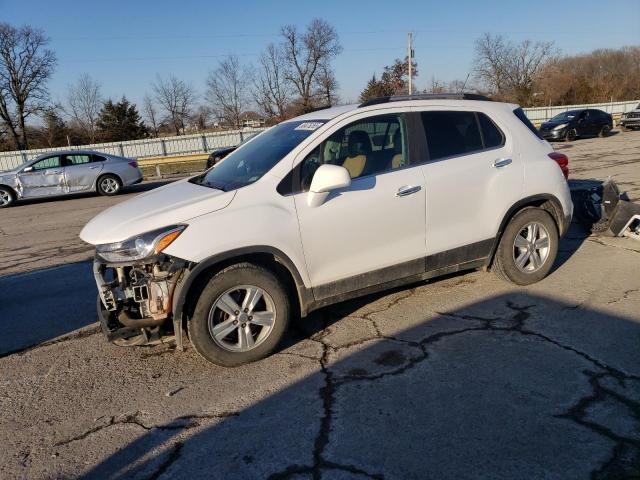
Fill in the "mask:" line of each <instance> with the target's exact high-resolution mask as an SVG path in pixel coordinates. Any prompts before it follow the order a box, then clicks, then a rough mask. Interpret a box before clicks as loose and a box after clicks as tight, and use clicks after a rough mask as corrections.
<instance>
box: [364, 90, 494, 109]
mask: <svg viewBox="0 0 640 480" xmlns="http://www.w3.org/2000/svg"><path fill="white" fill-rule="evenodd" d="M409 100H481V101H485V102H491V101H492V100H491V99H490V98H489V97H486V96H484V95H479V94H477V93H419V94H417V95H394V96H390V97H378V98H372V99H371V100H367V101H366V102H362V103H361V104H360V105H358V108H362V107H368V106H370V105H379V104H381V103H389V102H405V101H409Z"/></svg>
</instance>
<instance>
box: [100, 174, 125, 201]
mask: <svg viewBox="0 0 640 480" xmlns="http://www.w3.org/2000/svg"><path fill="white" fill-rule="evenodd" d="M121 189H122V181H121V180H120V179H119V178H118V177H116V176H115V175H111V174H107V175H102V176H101V177H100V178H99V179H98V193H99V194H100V195H107V196H111V195H116V194H117V193H118V192H120V190H121Z"/></svg>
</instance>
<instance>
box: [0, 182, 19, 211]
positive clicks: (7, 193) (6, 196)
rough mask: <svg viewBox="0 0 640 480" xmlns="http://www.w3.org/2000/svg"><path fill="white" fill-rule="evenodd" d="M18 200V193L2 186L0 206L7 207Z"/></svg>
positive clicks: (0, 189) (0, 188)
mask: <svg viewBox="0 0 640 480" xmlns="http://www.w3.org/2000/svg"><path fill="white" fill-rule="evenodd" d="M15 201H16V195H15V193H13V190H11V189H10V188H8V187H0V208H7V207H10V206H11V205H13V203H14V202H15Z"/></svg>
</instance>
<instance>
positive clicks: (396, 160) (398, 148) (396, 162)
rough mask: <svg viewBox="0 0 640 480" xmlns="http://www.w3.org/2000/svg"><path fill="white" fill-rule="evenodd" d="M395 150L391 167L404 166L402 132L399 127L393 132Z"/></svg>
mask: <svg viewBox="0 0 640 480" xmlns="http://www.w3.org/2000/svg"><path fill="white" fill-rule="evenodd" d="M393 151H394V155H393V157H392V158H391V169H394V168H400V167H404V156H403V155H402V132H400V129H399V128H398V129H397V130H396V132H395V133H394V134H393Z"/></svg>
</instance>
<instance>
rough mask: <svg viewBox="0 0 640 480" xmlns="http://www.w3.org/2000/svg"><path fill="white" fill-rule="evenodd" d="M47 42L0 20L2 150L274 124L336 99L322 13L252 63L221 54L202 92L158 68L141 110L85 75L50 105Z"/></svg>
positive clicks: (334, 39) (288, 28) (336, 44)
mask: <svg viewBox="0 0 640 480" xmlns="http://www.w3.org/2000/svg"><path fill="white" fill-rule="evenodd" d="M49 42H50V40H49V38H48V37H47V36H46V35H45V33H44V31H42V30H39V29H35V28H33V27H31V26H23V27H14V26H12V25H9V24H7V23H0V150H14V149H17V150H22V149H28V148H38V147H55V146H62V145H79V144H87V143H96V142H109V141H124V140H131V139H138V138H145V137H149V136H151V137H156V136H158V135H166V134H174V135H182V134H184V133H189V132H193V131H202V130H204V129H206V128H210V127H211V126H212V124H215V125H217V126H220V127H224V128H238V127H239V126H241V125H242V123H243V121H244V120H256V119H259V118H263V119H267V121H268V122H269V123H271V124H273V123H277V122H278V121H281V120H284V119H286V118H290V117H293V116H296V115H299V114H302V113H305V112H309V111H311V110H313V109H315V108H319V107H324V106H331V105H335V104H336V103H337V102H338V101H339V98H338V95H337V91H338V82H337V81H336V78H335V74H334V72H333V68H332V65H331V63H332V61H333V59H334V58H335V57H336V56H337V55H338V54H340V52H341V51H342V45H341V43H340V39H339V36H338V33H337V32H336V30H335V29H334V28H333V26H331V25H330V24H329V23H328V22H326V21H324V20H322V19H314V20H312V21H311V22H310V23H309V24H308V25H307V26H306V27H305V28H304V29H302V30H300V29H298V28H297V27H296V26H294V25H285V26H283V27H282V28H281V31H280V41H279V42H274V43H270V44H269V45H267V46H266V48H265V50H264V51H263V52H262V54H261V55H260V57H259V59H258V62H257V65H251V64H248V63H246V64H245V63H242V62H241V61H240V59H239V57H238V56H236V55H229V56H227V57H226V58H224V59H222V60H221V61H220V62H218V64H217V66H216V67H215V68H214V69H213V70H211V71H210V72H209V75H208V76H207V78H206V88H205V91H204V93H203V94H202V95H200V94H199V93H198V92H197V91H196V89H195V88H194V87H193V85H191V84H190V83H188V82H186V81H184V80H182V79H180V78H178V77H177V76H176V75H173V74H169V75H164V76H163V75H160V74H157V75H156V77H155V80H154V81H153V82H151V85H150V87H151V88H150V91H149V92H147V94H146V95H145V96H144V98H143V101H142V105H141V106H140V107H138V105H136V104H134V103H132V102H130V101H129V100H128V99H127V98H126V97H125V96H123V97H122V98H121V99H120V100H113V99H111V98H104V96H103V95H102V85H101V84H100V82H98V81H97V80H95V79H94V78H92V77H91V76H90V75H89V74H83V75H81V76H80V78H78V79H77V80H76V81H75V82H74V83H72V84H71V85H69V86H68V88H67V92H66V95H65V97H64V99H63V100H62V101H60V102H57V103H54V102H52V101H51V99H50V95H49V92H48V89H47V82H48V81H49V79H50V78H51V76H52V75H53V73H54V71H55V67H56V63H57V59H56V56H55V53H54V52H53V51H52V50H51V49H50V48H48V44H49ZM256 110H257V111H256ZM143 116H144V120H143V118H142V117H143Z"/></svg>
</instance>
